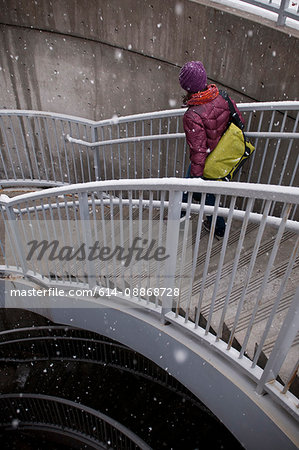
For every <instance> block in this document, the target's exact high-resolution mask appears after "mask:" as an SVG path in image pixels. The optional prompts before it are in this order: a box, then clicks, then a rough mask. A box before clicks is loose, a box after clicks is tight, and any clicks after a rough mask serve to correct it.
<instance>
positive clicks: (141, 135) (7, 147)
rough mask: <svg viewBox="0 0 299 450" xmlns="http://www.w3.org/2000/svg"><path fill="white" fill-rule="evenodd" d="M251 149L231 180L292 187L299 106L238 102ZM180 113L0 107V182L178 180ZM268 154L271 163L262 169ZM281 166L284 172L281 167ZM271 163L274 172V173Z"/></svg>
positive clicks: (183, 159) (182, 157)
mask: <svg viewBox="0 0 299 450" xmlns="http://www.w3.org/2000/svg"><path fill="white" fill-rule="evenodd" d="M238 106H239V109H240V111H242V112H243V113H244V114H245V116H246V123H247V127H246V130H245V134H246V135H247V136H249V137H250V139H253V141H254V145H255V147H256V149H257V150H256V152H255V153H254V154H253V155H252V157H251V163H250V167H249V164H247V170H246V168H242V171H243V172H240V173H239V175H238V178H237V180H240V179H242V181H247V182H257V183H267V184H279V185H281V184H285V185H294V184H296V183H297V181H296V176H297V175H296V173H297V168H298V164H299V158H298V157H297V150H296V140H297V138H298V135H299V133H298V132H296V130H297V126H298V120H299V113H298V111H299V102H298V101H294V102H290V101H287V102H286V101H285V102H268V103H267V102H266V103H263V102H261V103H243V104H242V103H241V104H238ZM184 112H185V109H184V108H181V109H173V110H165V111H155V112H150V113H143V114H133V115H129V116H122V117H112V118H111V119H105V120H100V121H93V120H87V119H83V118H79V117H74V116H69V115H63V114H56V113H49V112H43V111H27V110H26V111H25V110H0V129H1V134H2V138H3V147H2V150H1V153H0V162H1V163H2V173H1V174H0V177H1V178H2V180H0V185H2V186H3V187H5V186H15V185H16V184H17V183H19V185H23V186H45V187H48V186H51V185H52V186H53V185H57V186H58V185H61V184H72V183H80V182H88V181H94V180H107V179H122V178H133V179H136V178H148V177H149V178H156V177H169V176H176V177H184V175H185V173H186V171H187V165H188V157H187V147H186V142H185V139H184V132H183V131H184V130H183V128H182V119H181V118H182V115H183V114H184ZM266 155H269V157H270V158H271V160H272V161H273V165H272V167H271V169H270V170H269V168H268V164H269V163H268V161H267V158H266ZM280 161H283V164H282V168H279V169H278V167H279V165H280ZM276 166H277V168H276Z"/></svg>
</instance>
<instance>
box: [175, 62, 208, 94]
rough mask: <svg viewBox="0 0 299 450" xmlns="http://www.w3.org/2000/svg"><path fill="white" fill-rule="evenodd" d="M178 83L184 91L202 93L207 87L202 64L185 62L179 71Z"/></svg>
mask: <svg viewBox="0 0 299 450" xmlns="http://www.w3.org/2000/svg"><path fill="white" fill-rule="evenodd" d="M179 81H180V85H181V86H182V88H183V89H184V90H185V91H188V92H191V93H195V92H198V91H203V90H204V89H205V88H206V86H207V74H206V71H205V68H204V66H203V64H202V62H200V61H189V62H187V63H186V64H185V65H184V66H183V67H182V68H181V70H180V76H179Z"/></svg>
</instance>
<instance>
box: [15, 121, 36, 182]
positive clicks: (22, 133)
mask: <svg viewBox="0 0 299 450" xmlns="http://www.w3.org/2000/svg"><path fill="white" fill-rule="evenodd" d="M17 121H18V125H19V130H20V135H21V140H22V153H23V154H24V155H25V158H26V160H27V164H28V171H29V177H30V179H31V180H33V173H32V167H31V160H30V155H29V153H28V149H27V145H26V140H25V136H24V131H23V125H22V123H21V118H20V116H17Z"/></svg>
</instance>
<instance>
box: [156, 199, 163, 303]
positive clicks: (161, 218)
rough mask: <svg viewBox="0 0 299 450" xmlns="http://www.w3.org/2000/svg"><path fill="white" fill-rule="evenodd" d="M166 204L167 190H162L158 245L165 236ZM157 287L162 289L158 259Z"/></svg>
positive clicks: (159, 245)
mask: <svg viewBox="0 0 299 450" xmlns="http://www.w3.org/2000/svg"><path fill="white" fill-rule="evenodd" d="M164 204H165V191H162V192H161V199H160V208H159V232H158V247H161V245H162V237H163V218H164V209H165V208H164V206H165V205H164ZM156 280H157V288H158V289H159V290H160V285H161V284H160V282H161V261H160V260H159V261H158V264H157V272H156ZM158 301H159V296H158V295H156V296H155V306H156V307H157V306H158Z"/></svg>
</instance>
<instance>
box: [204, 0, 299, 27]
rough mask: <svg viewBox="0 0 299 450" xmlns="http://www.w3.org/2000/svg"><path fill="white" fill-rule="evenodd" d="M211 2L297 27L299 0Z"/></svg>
mask: <svg viewBox="0 0 299 450" xmlns="http://www.w3.org/2000/svg"><path fill="white" fill-rule="evenodd" d="M212 2H213V3H220V4H222V5H226V6H230V7H232V8H236V9H239V10H243V11H246V12H249V13H252V14H256V15H259V16H262V17H265V18H267V19H270V20H273V21H275V22H276V23H277V25H280V26H281V25H288V26H291V27H293V28H297V29H299V24H298V20H299V12H298V9H299V2H298V1H296V0H260V1H259V0H212Z"/></svg>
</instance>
